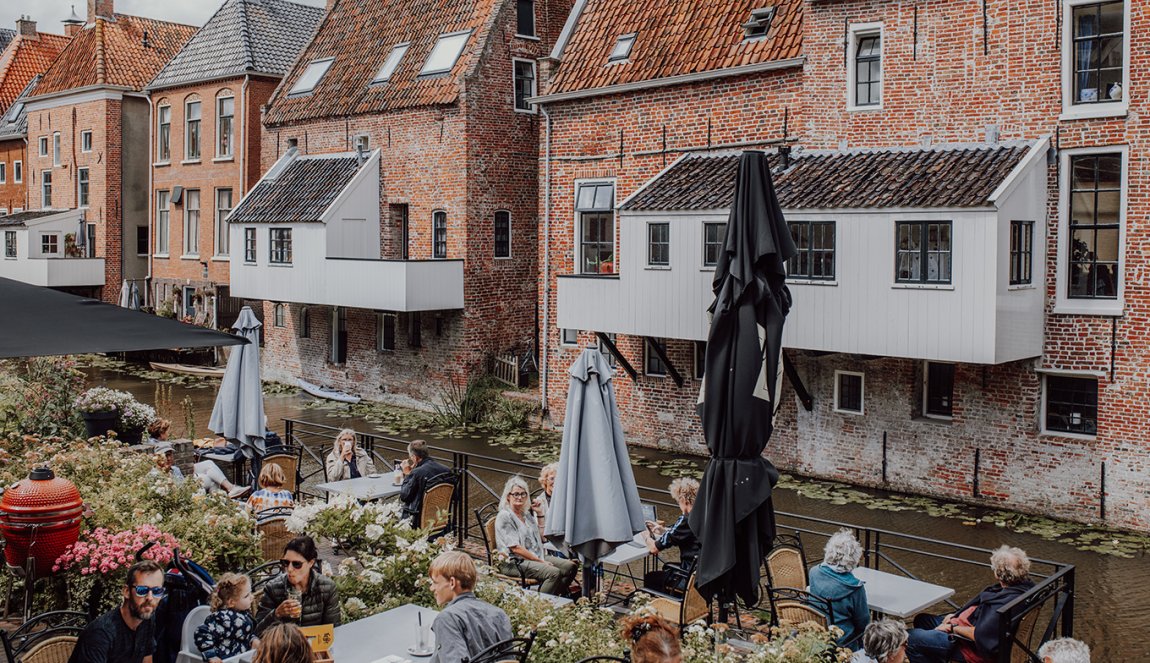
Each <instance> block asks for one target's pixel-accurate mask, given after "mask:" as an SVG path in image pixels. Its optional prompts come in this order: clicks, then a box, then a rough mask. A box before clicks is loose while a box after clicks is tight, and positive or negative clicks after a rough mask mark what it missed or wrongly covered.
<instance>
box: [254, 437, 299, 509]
mask: <svg viewBox="0 0 1150 663" xmlns="http://www.w3.org/2000/svg"><path fill="white" fill-rule="evenodd" d="M302 458H303V447H302V446H298V445H292V446H286V445H285V446H282V447H276V448H275V451H273V452H272V453H270V454H268V455H267V456H264V458H263V461H262V462H263V464H264V465H267V464H269V463H270V464H272V465H279V466H280V469H281V470H283V472H284V478H285V479H287V481H286V482H285V483H284V485H283V489H284V490H287V491H290V492H291V494H292V497H294V498H295V499H296V501H299V498H300V485H301V484H302V483H303V477H302V476H301V475H300V465H301V464H302Z"/></svg>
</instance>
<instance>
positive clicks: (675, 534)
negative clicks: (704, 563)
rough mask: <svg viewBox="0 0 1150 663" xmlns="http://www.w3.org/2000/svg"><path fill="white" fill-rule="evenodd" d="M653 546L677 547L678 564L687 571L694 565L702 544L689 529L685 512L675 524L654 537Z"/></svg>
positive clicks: (663, 547)
mask: <svg viewBox="0 0 1150 663" xmlns="http://www.w3.org/2000/svg"><path fill="white" fill-rule="evenodd" d="M655 547H656V548H658V549H659V550H666V549H667V548H672V547H678V548H679V566H681V567H682V568H683V569H684V570H687V571H688V573H689V572H690V571H689V570H690V569H693V568H694V567H695V560H696V559H697V558H698V557H699V550H700V549H701V548H702V544H701V543H699V539H698V538H697V537H696V536H695V533H694V532H692V531H691V526H690V524H688V523H687V514H683V515H681V516H679V519H678V520H676V521H675V524H673V525H671V526H670V527H668V528H667V529H666V530H664V531H663V535H662V536H660V537H659V538H657V539H655Z"/></svg>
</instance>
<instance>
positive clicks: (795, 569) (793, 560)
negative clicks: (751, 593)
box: [766, 534, 810, 589]
mask: <svg viewBox="0 0 1150 663" xmlns="http://www.w3.org/2000/svg"><path fill="white" fill-rule="evenodd" d="M766 567H767V587H768V589H774V588H778V587H791V588H794V589H806V587H807V586H808V585H809V584H810V583H809V582H808V580H807V556H806V553H805V552H804V551H803V544H802V541H801V540H800V539H799V537H798V535H795V536H790V535H785V534H784V535H780V536H778V537H776V538H775V543H774V546H773V547H772V549H771V552H770V553H768V554H767V559H766Z"/></svg>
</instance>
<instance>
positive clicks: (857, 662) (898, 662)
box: [851, 619, 906, 663]
mask: <svg viewBox="0 0 1150 663" xmlns="http://www.w3.org/2000/svg"><path fill="white" fill-rule="evenodd" d="M862 644H863V648H862V649H860V650H859V651H857V652H855V655H854V657H853V658H851V663H903V662H904V661H906V626H904V625H903V623H902V622H898V621H895V620H893V619H880V620H878V621H877V622H871V623H870V624H867V627H866V630H865V631H863V635H862Z"/></svg>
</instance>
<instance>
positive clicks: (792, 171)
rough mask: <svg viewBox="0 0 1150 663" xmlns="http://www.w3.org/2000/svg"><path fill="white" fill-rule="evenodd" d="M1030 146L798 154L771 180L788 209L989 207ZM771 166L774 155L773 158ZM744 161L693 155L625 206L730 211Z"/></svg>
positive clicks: (734, 157)
mask: <svg viewBox="0 0 1150 663" xmlns="http://www.w3.org/2000/svg"><path fill="white" fill-rule="evenodd" d="M1029 149H1030V145H993V146H989V145H988V146H978V147H966V148H936V149H891V150H874V151H871V150H868V151H857V152H810V153H805V154H798V155H796V156H795V157H793V158H792V160H791V166H790V168H788V169H787V170H786V171H785V172H783V173H782V174H779V175H775V176H774V184H775V193H776V194H777V195H778V198H779V204H780V205H782V207H783V208H784V209H865V208H889V207H912V208H929V207H985V206H987V205H989V200H988V198H989V197H990V194H991V193H993V192H994V190H995V189H996V188H997V187H998V185H999V184H1001V183H1002V181H1003V180H1004V179H1005V178H1006V176H1007V175H1008V174H1009V173H1010V171H1011V170H1012V169H1013V168H1014V167H1015V166H1016V165H1017V164H1018V162H1019V161H1021V160H1022V158H1023V156H1025V155H1026V153H1027V151H1028V150H1029ZM769 158H770V162H771V164H772V167H773V166H775V165H777V160H778V157H777V155H774V154H772V155H770V157H769ZM738 164H739V155H737V154H725V155H721V156H690V157H687V158H684V159H682V160H681V161H679V162H678V163H676V164H674V165H673V166H671V168H669V169H668V170H667V171H666V172H665V173H663V174H662V175H660V176H659V177H658V178H657V179H655V180H654V181H652V182H650V183H649V184H648V185H647V186H646V188H644V189H642V190H641V191H639V192H638V193H637V194H636V195H635V196H634V197H632V198H631V199H630V200H628V201H627V202H626V203H625V204H624V205H623V206H622V207H621V208H622V209H626V210H710V209H728V208H730V206H731V201H732V199H733V197H734V193H735V175H736V173H737V172H738Z"/></svg>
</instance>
